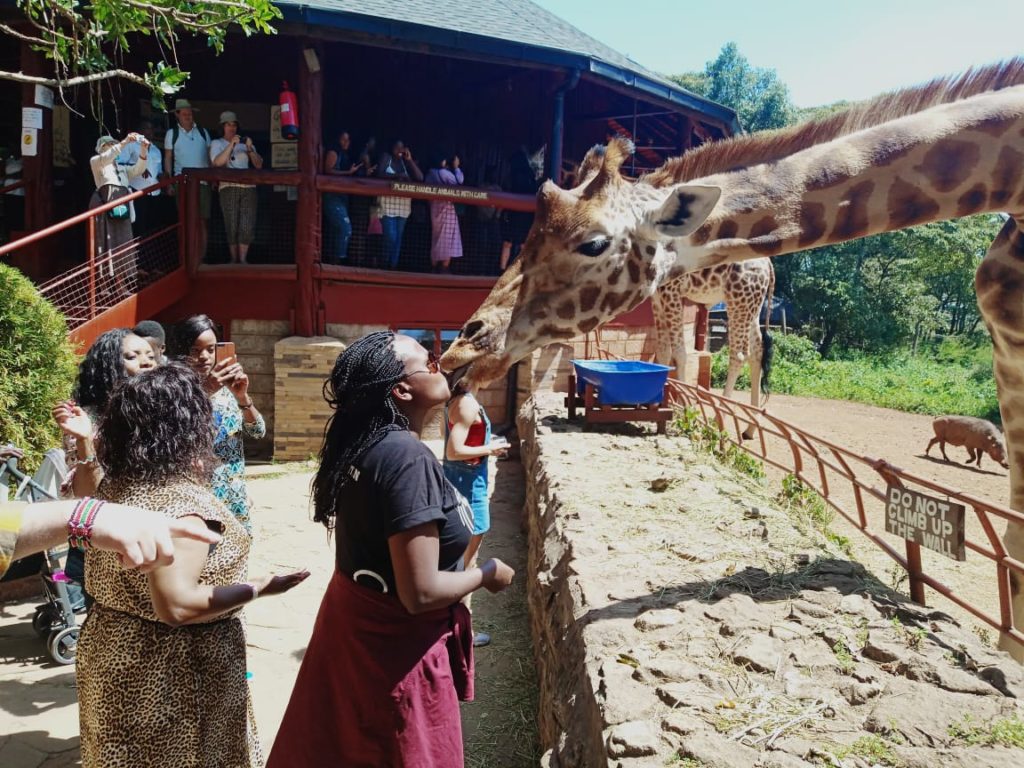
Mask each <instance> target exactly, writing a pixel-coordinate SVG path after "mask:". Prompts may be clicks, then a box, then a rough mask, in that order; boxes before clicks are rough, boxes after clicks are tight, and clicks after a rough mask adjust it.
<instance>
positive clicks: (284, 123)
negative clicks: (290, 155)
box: [281, 80, 299, 139]
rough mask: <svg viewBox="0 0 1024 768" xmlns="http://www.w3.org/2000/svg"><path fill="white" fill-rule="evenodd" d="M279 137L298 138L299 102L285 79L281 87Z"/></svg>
mask: <svg viewBox="0 0 1024 768" xmlns="http://www.w3.org/2000/svg"><path fill="white" fill-rule="evenodd" d="M281 138H283V139H297V138H299V103H298V100H297V99H296V98H295V91H293V90H291V89H290V88H289V87H288V81H287V80H285V81H284V84H283V85H282V88H281Z"/></svg>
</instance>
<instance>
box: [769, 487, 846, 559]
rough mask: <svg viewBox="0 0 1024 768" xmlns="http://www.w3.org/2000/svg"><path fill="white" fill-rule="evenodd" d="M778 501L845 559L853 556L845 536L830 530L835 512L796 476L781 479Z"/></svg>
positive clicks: (800, 522) (798, 521)
mask: <svg viewBox="0 0 1024 768" xmlns="http://www.w3.org/2000/svg"><path fill="white" fill-rule="evenodd" d="M778 500H779V501H780V502H781V503H782V505H783V506H784V507H785V509H786V511H787V512H789V514H790V515H791V516H792V517H794V518H795V519H796V521H797V523H798V525H799V524H803V525H804V526H809V527H811V528H813V529H814V530H815V531H817V532H818V533H820V534H821V535H822V536H824V537H825V538H826V539H827V540H828V541H830V542H831V543H832V544H834V545H835V546H836V547H838V548H839V550H840V551H841V552H842V553H843V554H845V555H846V556H847V557H852V556H853V545H852V543H851V542H850V540H849V539H848V538H847V537H846V536H842V535H841V534H838V533H835V532H834V531H833V530H832V529H831V527H830V526H831V525H832V521H833V520H834V519H835V512H833V511H832V509H831V508H830V507H829V506H828V504H826V503H825V501H824V500H823V499H822V498H821V496H819V495H818V492H817V491H815V490H814V489H813V488H811V487H809V486H807V485H804V483H803V481H801V480H800V478H798V477H797V476H796V475H786V476H785V477H784V478H782V490H781V491H780V492H779V496H778Z"/></svg>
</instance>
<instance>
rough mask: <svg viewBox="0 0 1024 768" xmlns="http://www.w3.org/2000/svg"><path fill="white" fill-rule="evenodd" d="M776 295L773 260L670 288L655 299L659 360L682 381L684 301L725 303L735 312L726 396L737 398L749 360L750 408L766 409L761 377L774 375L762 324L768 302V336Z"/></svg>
mask: <svg viewBox="0 0 1024 768" xmlns="http://www.w3.org/2000/svg"><path fill="white" fill-rule="evenodd" d="M774 290H775V268H774V267H773V266H772V260H771V259H768V258H763V259H751V260H750V261H741V262H737V263H735V264H723V265H721V266H718V267H710V268H708V269H702V270H700V271H699V272H691V273H689V274H686V275H683V276H682V277H679V278H677V279H675V280H673V281H671V282H669V283H666V284H665V285H663V286H661V287H660V288H658V290H656V291H655V292H654V295H653V296H652V297H651V307H652V309H653V310H654V327H655V330H656V332H657V337H658V341H657V353H656V357H655V359H656V360H657V361H658V362H659V363H661V364H662V365H674V366H675V368H676V371H677V376H679V377H680V378H681V377H682V375H683V371H685V370H686V335H685V326H684V323H683V309H684V305H683V299H689V300H690V301H692V302H694V303H695V304H703V305H704V306H708V307H710V306H712V305H714V304H717V303H718V302H720V301H724V302H725V308H726V311H727V312H728V313H729V372H728V374H727V375H726V379H725V389H724V390H723V393H724V394H725V396H726V397H732V396H733V393H734V391H735V389H736V379H737V378H739V375H740V372H741V371H742V370H743V364H744V363H746V362H748V361H749V363H750V404H751V405H753V406H754V407H755V408H758V407H760V405H761V376H762V373H764V374H765V375H767V373H768V371H767V370H766V367H763V366H762V363H763V362H764V361H765V360H766V359H767V357H766V356H765V354H764V344H765V342H764V339H763V338H762V335H761V334H762V330H761V328H760V327H759V326H758V322H757V321H758V316H759V315H760V312H761V307H762V306H763V305H765V304H766V302H767V308H766V310H765V318H764V331H763V332H764V333H765V334H767V333H768V321H769V319H770V317H771V305H772V294H773V292H774ZM768 357H770V355H769V356H768Z"/></svg>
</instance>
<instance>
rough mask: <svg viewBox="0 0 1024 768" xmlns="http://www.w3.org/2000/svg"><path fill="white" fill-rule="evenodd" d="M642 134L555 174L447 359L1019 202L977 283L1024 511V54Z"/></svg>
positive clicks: (523, 342)
mask: <svg viewBox="0 0 1024 768" xmlns="http://www.w3.org/2000/svg"><path fill="white" fill-rule="evenodd" d="M631 149H632V148H631V145H630V144H629V143H628V142H625V141H621V140H613V141H612V142H610V143H609V145H608V146H607V147H605V148H603V149H602V150H600V151H595V150H591V152H590V153H588V155H587V157H586V158H584V161H583V163H582V164H581V168H580V174H579V178H580V181H579V184H578V185H577V186H576V187H574V188H573V189H566V190H563V189H559V188H557V187H555V186H554V185H553V184H551V183H550V182H549V183H547V184H546V185H544V187H543V188H542V189H541V191H540V192H539V193H538V198H537V213H536V217H535V221H534V225H533V227H532V228H531V230H530V233H529V235H528V236H527V239H526V242H525V244H524V246H523V250H522V253H521V255H520V259H519V265H518V266H517V267H515V268H514V270H512V271H510V273H507V274H506V275H505V276H504V277H503V278H502V279H501V280H499V281H498V284H497V285H495V288H494V290H493V291H492V292H491V294H490V296H488V298H487V299H486V300H485V301H484V303H483V304H482V305H481V307H480V308H479V309H478V310H477V312H476V313H474V315H473V317H471V318H470V320H469V321H468V322H467V324H466V326H465V327H464V328H463V332H462V334H461V336H460V337H459V339H457V340H456V342H455V343H454V344H453V345H452V346H451V347H450V348H449V350H448V352H446V354H445V355H444V357H443V358H442V365H443V366H444V367H445V369H446V370H454V369H468V372H467V374H466V375H467V376H469V377H470V379H471V380H472V379H478V380H485V379H489V378H495V377H497V376H500V375H501V374H502V373H504V372H505V371H506V370H507V369H508V367H509V366H510V365H511V364H512V363H514V362H516V361H517V360H519V359H521V358H523V357H525V356H526V355H527V354H529V353H530V352H531V351H532V350H534V349H536V348H538V347H541V346H544V345H546V344H549V343H551V342H553V341H559V340H565V339H569V338H572V337H574V336H577V335H579V334H582V333H587V332H589V331H591V330H593V329H594V328H596V327H597V326H598V325H600V324H602V323H605V322H608V321H609V320H612V319H614V318H615V317H616V316H618V315H620V314H622V313H624V312H626V311H628V310H630V309H632V308H633V307H635V306H637V305H638V304H640V303H641V302H642V301H644V300H645V299H646V298H648V297H651V296H652V295H654V293H655V292H656V291H657V290H659V289H660V288H661V287H662V286H663V285H667V284H669V283H670V281H672V280H674V279H676V278H678V277H680V276H682V275H685V274H687V273H690V272H693V271H696V270H703V269H707V268H709V267H716V266H719V265H723V264H730V263H734V262H741V261H747V260H750V259H757V258H763V257H773V256H779V255H782V254H788V253H794V252H797V251H802V250H807V249H810V248H814V247H817V246H821V245H828V244H832V243H840V242H845V241H848V240H853V239H857V238H860V237H865V236H867V235H872V234H877V233H880V232H888V231H893V230H897V229H903V228H904V227H909V226H914V225H917V224H924V223H927V222H932V221H942V220H946V219H953V218H958V217H962V216H968V215H972V214H978V213H993V212H1000V213H1007V214H1009V216H1010V218H1009V219H1008V220H1007V222H1006V224H1005V225H1004V227H1003V229H1002V231H1001V232H1000V234H999V236H998V237H997V238H996V240H995V241H994V242H993V243H992V246H991V248H990V249H989V251H988V254H987V255H986V256H985V258H984V260H983V261H982V264H981V266H980V267H979V268H978V272H977V276H976V287H977V294H978V305H979V308H980V309H981V313H982V316H983V317H984V319H985V323H986V326H987V327H988V329H989V332H990V334H991V336H992V341H993V360H994V371H995V378H996V384H997V391H998V396H999V406H1000V412H1001V415H1002V420H1003V425H1004V429H1005V434H1006V440H1007V453H1008V455H1009V457H1010V486H1011V492H1010V506H1011V507H1012V508H1013V509H1017V510H1024V407H1022V406H1021V405H1020V403H1022V402H1024V58H1016V59H1012V60H1010V61H1007V62H1003V63H1001V64H997V65H993V66H989V67H983V68H978V69H973V70H970V71H968V72H966V73H964V74H962V75H959V76H954V77H949V78H941V79H937V80H934V81H932V82H931V83H928V84H926V85H923V86H920V87H917V88H909V89H906V90H903V91H899V92H897V93H894V94H887V95H885V96H882V97H879V98H877V99H874V100H871V101H869V102H866V103H865V104H863V105H859V106H857V107H854V108H852V109H849V110H846V111H844V112H840V113H836V114H833V115H830V116H828V117H825V118H822V119H820V120H817V121H811V122H808V123H803V124H801V125H798V126H794V127H792V128H788V129H783V130H780V131H773V132H767V133H760V134H752V135H749V136H741V137H737V138H734V139H728V140H725V141H721V142H715V143H710V144H704V145H702V146H700V147H698V148H696V149H693V150H690V151H687V152H686V153H684V154H683V155H682V156H681V157H678V158H674V159H672V160H669V161H668V162H666V163H665V164H664V165H663V166H662V167H661V168H659V169H658V170H656V171H654V172H652V173H650V174H647V175H645V176H643V177H641V178H640V179H638V180H636V181H630V180H627V179H625V178H623V177H622V175H621V174H620V173H619V170H620V168H621V166H622V163H623V162H624V160H625V159H626V158H627V157H628V155H629V152H630V151H631ZM709 188H710V189H714V190H717V191H718V198H717V200H716V201H715V202H714V203H710V201H711V198H712V197H714V194H715V193H714V192H709V191H708V190H709ZM709 204H710V208H709ZM1003 541H1004V546H1005V548H1006V550H1007V553H1008V554H1009V555H1010V556H1011V557H1013V558H1015V559H1016V560H1017V561H1018V562H1024V525H1016V524H1014V523H1012V522H1011V523H1009V524H1008V526H1007V532H1006V535H1005V537H1004V540H1003ZM1011 583H1012V591H1013V596H1012V607H1013V624H1014V626H1015V627H1016V628H1017V629H1019V630H1021V631H1024V578H1021V577H1020V576H1018V575H1017V574H1016V573H1013V574H1011ZM1003 645H1004V647H1006V648H1007V649H1008V650H1010V651H1011V652H1012V653H1013V654H1014V655H1015V656H1016V657H1017V658H1018V659H1020V660H1024V646H1022V645H1020V644H1017V643H1015V642H1014V641H1012V640H1010V639H1008V638H1007V637H1006V636H1005V635H1004V637H1003Z"/></svg>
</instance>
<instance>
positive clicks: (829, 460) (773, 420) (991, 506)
mask: <svg viewBox="0 0 1024 768" xmlns="http://www.w3.org/2000/svg"><path fill="white" fill-rule="evenodd" d="M598 352H599V354H600V355H601V356H602V357H605V358H612V357H615V356H614V355H611V354H609V353H608V352H607V351H606V350H604V349H603V348H602V347H601V346H600V344H599V345H598ZM668 389H669V392H670V396H671V399H672V401H673V403H674V404H675V405H677V406H681V407H684V408H690V409H692V410H694V411H696V412H698V413H699V414H700V416H701V418H702V419H703V421H704V422H705V423H706V424H708V425H714V426H715V427H716V428H717V430H718V432H719V433H720V434H721V436H722V438H721V439H722V440H727V441H728V442H730V443H732V444H733V445H735V446H737V447H739V448H742V449H743V450H744V451H746V452H747V453H748V454H750V455H751V456H754V457H756V458H757V459H759V460H760V461H762V462H764V463H765V464H768V465H771V466H773V467H776V468H777V469H780V470H782V471H784V472H788V473H790V474H792V475H794V476H795V477H797V478H798V479H799V480H800V482H802V483H803V484H804V485H806V486H807V487H809V488H811V489H813V490H814V491H815V492H817V493H818V495H819V496H820V497H821V498H822V500H823V501H825V503H827V504H828V505H829V506H830V507H831V508H832V509H834V510H835V511H836V513H838V514H839V515H840V516H842V517H843V519H845V520H846V521H847V522H848V523H850V524H851V525H852V526H854V527H855V528H857V530H859V531H860V532H861V533H862V534H863V535H864V536H865V537H867V538H868V539H869V540H870V541H871V542H873V543H874V544H875V545H876V546H877V547H879V548H880V549H881V550H882V551H883V552H885V553H886V554H887V555H888V556H889V557H891V558H892V559H893V560H894V561H896V562H897V563H898V564H899V565H900V566H901V567H902V568H903V569H904V570H905V571H906V573H907V577H908V579H909V583H910V596H911V599H913V600H914V601H915V602H917V603H920V604H924V602H925V587H926V586H927V587H930V588H931V589H934V590H935V591H936V592H938V593H939V594H940V595H942V596H943V597H945V598H947V599H948V600H950V601H952V602H953V603H955V604H956V605H958V606H960V607H961V608H962V609H963V610H965V611H967V612H968V613H970V614H971V615H972V616H974V617H975V618H977V619H979V620H980V621H982V622H984V623H985V624H988V625H989V626H990V627H992V628H993V629H996V630H997V631H999V632H1000V633H1002V634H1003V635H1004V636H1006V637H1010V638H1012V639H1013V640H1015V641H1016V642H1017V643H1020V644H1021V645H1024V633H1022V632H1021V631H1020V630H1018V629H1015V628H1014V622H1013V608H1012V603H1011V585H1010V573H1011V572H1014V573H1016V574H1017V575H1018V578H1022V579H1024V562H1021V561H1020V560H1017V559H1015V558H1013V557H1010V556H1009V555H1008V554H1007V552H1006V550H1005V548H1004V547H1003V542H1002V540H1001V539H1000V538H999V535H998V534H997V533H996V528H995V522H996V521H1001V522H1006V523H1012V524H1016V525H1024V514H1022V513H1020V512H1018V511H1016V510H1013V509H1010V508H1009V507H1004V506H1002V505H999V504H995V503H993V502H990V501H987V500H985V499H982V498H980V497H978V496H975V495H973V494H971V493H967V492H964V491H961V490H958V489H955V488H951V487H949V486H945V485H942V484H941V483H937V482H935V481H933V480H929V479H927V478H924V477H920V476H919V475H915V474H913V473H912V472H908V471H906V470H904V469H900V468H899V467H896V466H894V465H892V464H890V463H889V462H888V461H886V460H885V459H881V458H875V457H871V456H864V455H861V454H859V453H856V452H854V451H850V450H848V449H846V448H843V447H842V446H839V445H836V444H835V443H833V442H832V441H830V440H827V439H825V438H823V437H819V436H818V435H815V434H812V433H810V432H808V431H807V430H805V429H802V428H800V427H797V426H795V425H793V424H790V423H788V422H786V421H783V420H782V419H779V418H777V417H775V416H772V415H771V414H770V413H768V412H767V411H766V410H765V409H763V408H755V407H753V406H751V405H749V404H745V403H742V402H739V401H737V400H732V399H730V398H726V397H723V396H721V395H718V394H715V393H714V392H710V391H708V390H706V389H703V388H698V387H694V386H690V385H688V384H685V383H683V382H681V381H678V380H675V379H669V384H668ZM744 433H746V434H747V435H748V436H749V439H745V438H744V437H743V435H744ZM878 481H883V482H884V483H885V485H896V486H901V487H905V488H908V489H911V490H915V489H921V490H923V491H927V492H929V493H933V494H939V495H941V496H945V497H946V498H947V499H949V500H950V501H952V502H955V503H958V504H963V505H964V506H965V507H966V508H968V509H970V510H973V512H974V515H975V517H976V519H977V522H978V524H979V526H980V528H981V533H982V534H983V535H982V537H980V539H979V538H978V537H973V536H972V535H971V531H970V528H968V530H967V534H966V540H965V546H966V549H967V550H968V551H970V552H973V553H975V554H977V555H980V556H982V557H985V558H987V559H988V560H991V561H992V563H993V565H994V567H995V577H996V588H997V591H998V598H999V600H998V605H999V608H998V615H993V614H992V613H991V612H989V611H987V610H985V609H983V608H981V607H979V606H977V605H975V604H973V603H972V602H971V600H970V599H969V598H967V597H965V596H964V595H963V594H961V593H959V592H958V591H957V590H955V589H953V588H952V587H950V586H949V585H947V584H945V583H943V582H942V581H941V580H940V579H938V578H936V577H935V576H934V575H931V574H929V573H927V572H925V570H924V566H923V565H922V559H921V547H920V545H919V544H917V543H916V542H913V541H909V540H906V541H905V545H904V551H903V552H900V551H899V549H898V548H897V546H894V545H893V544H891V543H890V542H889V541H886V540H885V539H884V538H883V537H882V535H881V534H880V532H879V531H878V530H877V529H876V528H875V527H874V526H873V525H872V520H873V519H878V514H879V511H880V510H881V511H882V512H883V514H884V505H885V502H886V499H887V496H886V491H885V487H879V485H878ZM844 485H845V486H846V487H847V488H849V489H850V491H851V492H852V497H853V504H852V505H850V504H849V502H848V501H845V500H843V499H842V498H840V497H841V496H842V495H843V494H842V493H841V492H840V491H841V489H842V486H844Z"/></svg>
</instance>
